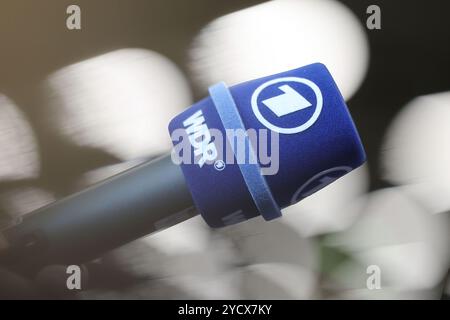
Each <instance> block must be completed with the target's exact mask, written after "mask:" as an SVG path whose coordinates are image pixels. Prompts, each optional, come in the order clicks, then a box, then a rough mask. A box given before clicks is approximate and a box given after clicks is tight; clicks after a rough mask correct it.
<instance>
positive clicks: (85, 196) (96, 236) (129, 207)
mask: <svg viewBox="0 0 450 320" xmlns="http://www.w3.org/2000/svg"><path fill="white" fill-rule="evenodd" d="M196 214H197V211H196V209H195V208H194V206H193V200H192V198H191V195H190V193H189V190H188V188H187V186H186V184H185V180H184V176H183V174H182V172H181V169H180V168H179V167H178V165H175V164H174V163H173V162H172V161H171V157H170V155H167V156H164V157H161V158H158V159H155V160H152V161H149V162H147V163H144V164H141V165H139V166H137V167H134V168H132V169H129V170H127V171H125V172H123V173H121V174H118V175H116V176H114V177H112V178H109V179H107V180H105V181H103V182H100V183H99V184H96V185H94V186H92V187H90V188H88V189H86V190H83V191H81V192H79V193H76V194H74V195H71V196H69V197H67V198H64V199H62V200H59V201H56V202H54V203H52V204H50V205H48V206H45V207H43V208H40V209H38V210H36V211H34V212H32V213H30V214H27V215H25V216H24V217H23V219H22V221H21V222H20V223H18V224H16V225H14V226H11V227H9V228H7V229H5V230H3V231H1V232H0V242H1V243H0V263H5V264H8V265H12V266H21V267H26V268H36V267H40V266H43V265H48V264H76V263H82V262H86V261H89V260H91V259H93V258H97V257H99V256H100V255H101V254H102V253H104V252H106V251H108V250H110V249H113V248H116V247H118V246H121V245H123V244H125V243H127V242H130V241H132V240H135V239H137V238H140V237H142V236H145V235H148V234H150V233H152V232H155V231H158V230H162V229H165V228H167V227H170V226H172V225H174V224H177V223H179V222H181V221H184V220H186V219H189V218H191V217H193V216H194V215H196ZM1 238H3V239H1ZM1 244H2V245H1ZM2 247H3V249H1V248H2Z"/></svg>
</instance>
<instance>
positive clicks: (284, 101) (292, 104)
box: [251, 77, 323, 134]
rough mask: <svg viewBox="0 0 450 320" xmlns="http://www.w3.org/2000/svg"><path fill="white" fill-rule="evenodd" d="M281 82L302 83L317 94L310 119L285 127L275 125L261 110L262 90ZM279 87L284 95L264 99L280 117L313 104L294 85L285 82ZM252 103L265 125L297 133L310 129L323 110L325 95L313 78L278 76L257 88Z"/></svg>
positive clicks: (281, 130) (257, 115)
mask: <svg viewBox="0 0 450 320" xmlns="http://www.w3.org/2000/svg"><path fill="white" fill-rule="evenodd" d="M280 82H295V83H301V84H304V85H306V86H308V87H309V88H311V89H312V91H313V92H314V94H315V96H316V106H315V110H314V113H313V114H312V116H311V117H310V118H309V119H308V121H306V122H304V123H302V124H301V125H299V126H296V127H292V128H283V127H279V126H276V125H274V124H273V123H271V122H270V121H268V120H267V119H266V118H265V117H264V116H263V115H262V113H261V111H260V110H259V106H258V97H259V95H260V94H261V92H262V91H263V90H264V89H266V88H267V87H269V86H271V85H273V84H276V83H280ZM279 89H280V90H281V91H283V94H282V95H279V96H275V97H272V98H269V99H266V100H264V101H262V102H263V103H264V104H265V105H267V106H268V107H269V109H270V110H272V111H273V112H274V113H275V114H276V115H277V116H278V117H281V116H284V115H287V114H291V113H293V112H297V111H299V110H301V109H304V108H307V107H310V106H311V104H310V103H309V101H308V100H306V99H305V98H304V97H303V96H302V95H301V94H300V93H299V92H297V91H296V90H294V89H293V88H292V87H290V86H289V85H288V84H285V85H283V86H280V87H279ZM251 105H252V110H253V113H254V114H255V116H256V118H257V119H258V120H259V122H261V123H262V124H263V125H264V126H266V127H267V128H269V129H270V130H272V131H275V132H278V133H283V134H295V133H299V132H302V131H304V130H306V129H308V128H309V127H310V126H312V125H313V124H314V123H315V122H316V120H317V118H318V117H319V115H320V112H321V111H322V105H323V97H322V92H321V91H320V89H319V87H318V86H317V85H316V84H315V83H314V82H312V81H311V80H308V79H305V78H297V77H284V78H278V79H272V80H270V81H267V82H265V83H263V84H262V85H260V86H259V87H258V88H256V90H255V91H254V92H253V95H252V98H251Z"/></svg>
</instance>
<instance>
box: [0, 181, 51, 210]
mask: <svg viewBox="0 0 450 320" xmlns="http://www.w3.org/2000/svg"><path fill="white" fill-rule="evenodd" d="M53 201H55V197H54V195H53V194H51V193H50V192H48V191H46V190H43V189H40V188H36V187H20V188H19V187H17V188H13V189H11V190H8V191H5V192H2V193H0V202H1V204H2V208H3V209H4V210H5V211H6V212H7V213H8V214H10V215H11V216H15V217H18V216H21V215H24V214H26V213H29V212H31V211H33V210H36V209H39V208H41V207H43V206H45V205H47V204H49V203H51V202H53Z"/></svg>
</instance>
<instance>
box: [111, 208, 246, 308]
mask: <svg viewBox="0 0 450 320" xmlns="http://www.w3.org/2000/svg"><path fill="white" fill-rule="evenodd" d="M198 218H199V219H200V217H198ZM195 219H196V218H193V219H191V220H193V222H192V225H191V226H189V221H186V222H183V223H182V224H180V225H178V226H175V227H172V228H175V229H173V230H171V229H172V228H169V229H167V230H165V231H161V232H159V233H157V234H153V235H150V236H148V237H146V238H144V239H143V240H138V241H135V242H132V243H130V244H128V245H126V246H123V247H121V248H119V249H116V250H114V251H112V252H111V253H110V254H108V255H107V257H105V258H104V259H105V261H104V263H107V264H109V265H111V264H115V265H119V266H121V268H123V269H124V270H127V271H128V272H131V273H132V274H134V275H137V276H140V277H147V278H149V280H148V281H147V282H145V283H142V284H141V288H140V289H139V290H140V291H141V292H142V291H147V292H148V294H147V297H148V296H153V295H154V292H153V290H161V286H170V287H173V288H178V289H179V290H180V292H184V293H185V294H186V293H187V294H188V296H185V295H182V296H181V297H180V296H179V297H180V298H189V297H190V298H202V299H232V298H239V297H240V294H239V279H240V273H237V272H233V270H232V269H231V266H232V265H235V264H236V257H235V255H234V252H233V249H232V247H231V243H230V242H229V240H228V239H226V238H223V237H220V235H208V237H207V238H205V239H200V238H201V237H203V236H206V234H204V233H203V234H202V233H201V232H200V236H199V235H195V234H194V233H197V232H199V231H201V230H199V229H198V227H199V226H198V225H197V223H198V222H200V221H199V219H198V220H195ZM186 223H188V226H187V227H186V228H184V229H183V227H182V226H183V225H184V224H186ZM203 227H204V228H205V229H206V227H205V226H203ZM164 233H167V234H166V235H165V236H163V235H164ZM157 235H161V236H160V237H159V239H158V238H157V237H155V236H157ZM153 238H154V239H153ZM183 240H184V242H186V243H182V241H183ZM205 240H206V241H205ZM189 242H191V243H189ZM155 284H157V286H155ZM166 298H169V297H166Z"/></svg>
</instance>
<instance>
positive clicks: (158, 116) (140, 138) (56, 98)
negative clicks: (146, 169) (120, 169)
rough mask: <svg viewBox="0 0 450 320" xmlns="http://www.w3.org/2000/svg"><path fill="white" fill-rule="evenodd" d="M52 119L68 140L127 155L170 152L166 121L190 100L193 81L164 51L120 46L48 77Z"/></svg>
mask: <svg viewBox="0 0 450 320" xmlns="http://www.w3.org/2000/svg"><path fill="white" fill-rule="evenodd" d="M47 89H48V93H49V101H50V106H51V111H50V114H49V116H50V120H51V121H52V125H53V126H54V127H56V128H58V129H59V131H60V132H61V133H62V134H64V135H65V136H66V137H67V138H68V139H69V140H71V141H73V142H75V143H76V144H78V145H80V146H89V147H95V148H100V149H103V150H105V151H108V152H110V153H112V154H113V155H115V156H117V157H119V158H120V159H123V160H128V159H134V158H139V157H144V156H148V155H152V154H157V153H161V152H163V151H166V150H167V149H168V148H169V146H170V136H169V134H168V131H167V124H168V123H169V121H170V119H171V118H172V117H173V116H175V115H176V114H177V113H179V112H180V111H181V110H183V109H184V108H185V107H187V106H189V105H190V104H191V101H192V99H191V92H190V89H189V85H188V83H187V81H186V79H185V77H184V76H183V74H182V73H181V71H180V70H179V69H178V68H177V67H176V66H175V64H173V63H172V62H171V61H170V60H168V59H167V58H165V57H164V56H162V55H160V54H158V53H156V52H152V51H149V50H144V49H121V50H117V51H113V52H110V53H107V54H103V55H100V56H97V57H94V58H91V59H88V60H85V61H82V62H79V63H75V64H73V65H70V66H68V67H65V68H63V69H61V70H58V71H56V72H55V73H53V74H52V75H50V76H49V78H48V79H47Z"/></svg>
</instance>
